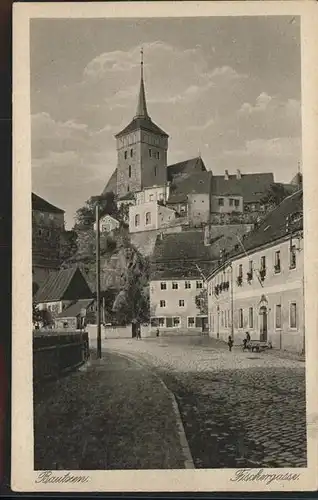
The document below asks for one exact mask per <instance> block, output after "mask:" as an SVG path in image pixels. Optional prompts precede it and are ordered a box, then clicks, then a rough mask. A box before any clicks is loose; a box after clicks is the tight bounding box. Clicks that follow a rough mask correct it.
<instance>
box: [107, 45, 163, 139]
mask: <svg viewBox="0 0 318 500" xmlns="http://www.w3.org/2000/svg"><path fill="white" fill-rule="evenodd" d="M143 68H144V62H143V51H142V50H141V61H140V70H141V74H140V88H139V96H138V103H137V110H136V115H135V116H134V118H133V120H132V121H131V122H130V123H129V124H128V125H127V127H125V128H124V129H123V130H122V131H121V132H118V134H116V135H115V137H116V138H117V137H121V136H122V135H126V134H129V133H130V132H134V131H135V130H140V129H141V130H146V131H149V132H153V133H155V134H158V135H161V136H164V137H169V136H168V134H166V132H164V131H163V130H162V129H161V128H160V127H158V125H156V124H155V123H154V122H153V121H152V119H151V118H150V116H149V115H148V110H147V101H146V92H145V84H144V75H143Z"/></svg>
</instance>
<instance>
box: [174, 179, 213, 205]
mask: <svg viewBox="0 0 318 500" xmlns="http://www.w3.org/2000/svg"><path fill="white" fill-rule="evenodd" d="M211 177H212V172H211V171H208V172H207V171H202V172H193V173H190V174H189V175H186V176H185V177H184V178H182V179H181V180H180V181H179V182H178V183H176V185H175V189H174V190H172V189H171V190H170V196H169V199H168V203H178V202H182V201H186V199H187V195H190V194H209V192H210V183H211Z"/></svg>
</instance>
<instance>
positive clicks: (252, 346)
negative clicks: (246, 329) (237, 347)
mask: <svg viewBox="0 0 318 500" xmlns="http://www.w3.org/2000/svg"><path fill="white" fill-rule="evenodd" d="M243 349H244V344H243ZM246 349H248V350H249V351H251V352H254V351H256V352H260V351H264V350H265V349H272V343H271V342H264V341H262V340H250V341H249V342H247V343H246Z"/></svg>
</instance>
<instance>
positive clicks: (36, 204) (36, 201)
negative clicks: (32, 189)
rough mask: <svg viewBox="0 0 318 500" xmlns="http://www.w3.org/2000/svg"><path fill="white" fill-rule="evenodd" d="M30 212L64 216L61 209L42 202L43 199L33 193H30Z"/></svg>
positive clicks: (44, 201)
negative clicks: (35, 211)
mask: <svg viewBox="0 0 318 500" xmlns="http://www.w3.org/2000/svg"><path fill="white" fill-rule="evenodd" d="M32 210H37V211H39V212H48V213H51V214H52V213H53V214H54V213H56V214H64V212H65V211H64V210H62V209H61V208H58V207H56V206H55V205H52V204H51V203H49V202H48V201H46V200H44V198H41V196H38V195H37V194H35V193H32Z"/></svg>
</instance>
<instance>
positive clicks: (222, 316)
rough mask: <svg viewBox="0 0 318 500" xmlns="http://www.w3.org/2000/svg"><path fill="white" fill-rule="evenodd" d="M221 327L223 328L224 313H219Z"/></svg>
mask: <svg viewBox="0 0 318 500" xmlns="http://www.w3.org/2000/svg"><path fill="white" fill-rule="evenodd" d="M221 326H224V312H223V311H221Z"/></svg>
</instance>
